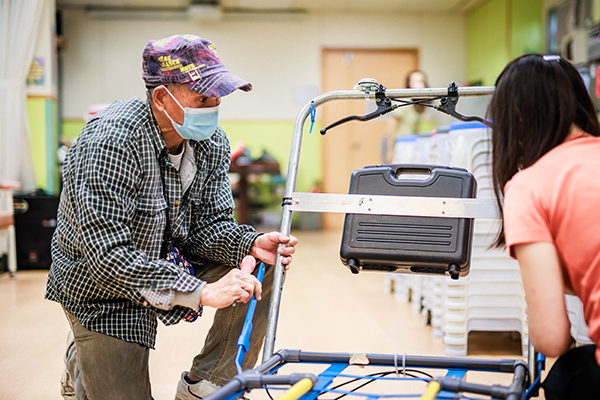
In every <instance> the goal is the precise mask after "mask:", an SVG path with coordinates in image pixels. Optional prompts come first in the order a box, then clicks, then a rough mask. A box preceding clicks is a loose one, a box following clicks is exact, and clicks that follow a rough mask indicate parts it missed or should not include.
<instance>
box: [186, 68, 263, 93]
mask: <svg viewBox="0 0 600 400" xmlns="http://www.w3.org/2000/svg"><path fill="white" fill-rule="evenodd" d="M185 85H186V86H187V87H189V88H190V89H192V90H194V91H196V92H198V93H200V94H203V95H205V96H208V97H223V96H227V95H228V94H229V93H231V92H233V91H235V90H237V89H240V90H243V91H245V92H249V91H250V90H252V84H251V83H250V82H247V81H245V80H243V79H242V78H239V77H237V76H235V75H233V74H232V73H230V72H229V71H223V72H219V73H216V74H213V75H209V76H205V77H203V78H201V79H198V80H197V81H193V82H188V83H185Z"/></svg>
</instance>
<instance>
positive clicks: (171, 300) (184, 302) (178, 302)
mask: <svg viewBox="0 0 600 400" xmlns="http://www.w3.org/2000/svg"><path fill="white" fill-rule="evenodd" d="M205 286H206V282H202V284H201V285H200V286H198V287H197V288H196V290H194V291H192V292H178V291H176V290H173V289H164V290H150V289H140V293H141V294H142V296H144V298H145V299H146V300H148V303H150V305H152V307H155V308H158V309H160V310H164V311H169V310H171V309H173V307H174V306H182V307H186V308H191V309H193V310H196V311H198V309H199V308H200V300H201V299H202V291H203V290H204V287H205Z"/></svg>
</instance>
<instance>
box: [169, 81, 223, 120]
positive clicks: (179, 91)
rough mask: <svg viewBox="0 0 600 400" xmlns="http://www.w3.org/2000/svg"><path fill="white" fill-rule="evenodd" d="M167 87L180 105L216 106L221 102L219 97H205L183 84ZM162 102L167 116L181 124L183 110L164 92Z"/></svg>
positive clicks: (189, 106)
mask: <svg viewBox="0 0 600 400" xmlns="http://www.w3.org/2000/svg"><path fill="white" fill-rule="evenodd" d="M169 89H170V92H171V94H172V95H173V97H175V98H176V99H177V101H179V104H181V107H184V108H205V107H216V106H218V105H219V104H221V98H220V97H206V96H205V95H203V94H200V93H198V92H195V91H193V90H192V89H190V88H189V87H187V86H185V85H177V86H176V87H175V86H171V87H170V88H169ZM169 89H166V90H169ZM164 103H165V109H166V111H167V113H169V116H170V117H171V118H172V119H173V120H174V121H175V122H177V123H178V124H180V125H183V110H182V109H181V107H179V105H177V103H176V102H175V101H174V100H173V99H172V98H171V96H169V94H166V96H165V97H164Z"/></svg>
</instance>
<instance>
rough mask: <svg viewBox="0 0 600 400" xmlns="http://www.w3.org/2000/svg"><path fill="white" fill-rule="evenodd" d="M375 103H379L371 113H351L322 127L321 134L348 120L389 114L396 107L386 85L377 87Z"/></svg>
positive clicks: (361, 119) (359, 119)
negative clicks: (388, 95) (387, 94)
mask: <svg viewBox="0 0 600 400" xmlns="http://www.w3.org/2000/svg"><path fill="white" fill-rule="evenodd" d="M375 103H377V109H376V110H375V111H373V112H372V113H370V114H367V115H362V116H359V115H351V116H349V117H344V118H342V119H340V120H337V121H335V122H334V123H332V124H329V125H327V126H326V127H325V128H323V129H321V135H324V134H325V133H327V131H328V130H329V129H331V128H334V127H336V126H338V125H341V124H344V123H346V122H348V121H361V122H365V121H370V120H372V119H374V118H377V117H379V116H382V115H383V114H387V113H389V112H390V111H392V110H393V109H394V108H395V107H393V106H392V100H391V99H390V98H389V97H387V96H386V95H385V86H383V85H381V84H380V85H379V87H377V91H376V92H375Z"/></svg>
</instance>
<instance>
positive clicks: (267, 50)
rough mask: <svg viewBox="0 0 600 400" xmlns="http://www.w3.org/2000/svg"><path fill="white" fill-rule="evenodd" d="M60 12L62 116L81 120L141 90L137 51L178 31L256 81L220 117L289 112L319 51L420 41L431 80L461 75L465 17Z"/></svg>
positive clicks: (309, 83)
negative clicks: (174, 16) (198, 18)
mask: <svg viewBox="0 0 600 400" xmlns="http://www.w3.org/2000/svg"><path fill="white" fill-rule="evenodd" d="M63 15H64V33H65V37H66V39H67V48H66V50H65V51H64V53H63V75H62V76H63V80H64V82H63V89H64V90H63V93H62V95H63V97H62V101H63V105H62V117H63V118H65V119H79V118H82V116H83V114H84V113H85V112H86V110H87V107H88V106H89V105H91V104H97V103H105V102H111V101H113V100H116V99H124V98H129V97H133V96H138V97H143V96H144V86H143V82H142V79H141V54H142V50H143V48H144V46H145V44H146V43H147V42H148V41H149V40H151V39H159V38H162V37H166V36H169V35H172V34H175V33H192V34H196V35H199V36H202V37H205V38H208V39H210V40H212V41H214V42H215V44H216V45H217V49H218V51H219V56H220V58H221V60H222V61H223V62H224V64H225V65H226V66H227V67H228V69H229V70H230V71H231V72H233V73H234V74H236V75H239V76H241V77H243V78H244V79H247V80H249V81H250V82H252V84H253V85H254V90H253V91H252V92H250V93H242V92H236V93H234V94H232V95H230V96H228V97H227V98H226V99H225V100H226V101H225V102H224V104H223V107H222V109H221V116H222V118H223V119H244V120H249V119H258V120H282V119H292V120H293V119H295V117H296V115H297V114H298V112H299V111H300V109H301V108H302V106H303V105H304V104H305V100H308V99H304V100H302V101H298V99H297V96H296V100H295V98H294V91H295V89H302V88H311V87H313V88H314V87H316V88H320V86H321V50H322V49H323V48H326V47H331V48H418V49H419V54H420V64H421V65H420V67H421V68H422V69H423V70H425V71H426V72H427V74H428V77H429V81H430V85H431V86H434V87H446V86H447V85H448V83H449V82H450V81H456V82H462V81H464V80H465V77H466V58H467V57H466V19H465V18H464V17H463V16H455V15H452V16H450V15H423V14H405V13H391V14H390V13H387V14H368V15H367V14H340V13H337V14H319V15H308V16H306V17H304V18H303V19H301V20H298V21H235V22H234V21H229V22H227V21H224V22H203V23H200V22H194V21H185V20H183V21H182V20H164V21H157V20H144V21H133V20H131V21H125V20H111V21H107V20H95V19H92V18H90V17H89V16H88V15H87V14H86V13H85V12H83V11H73V10H68V11H65V12H64V14H63ZM380 83H382V84H384V86H385V82H380ZM344 89H350V88H344ZM296 92H298V90H296ZM319 92H320V91H319Z"/></svg>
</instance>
